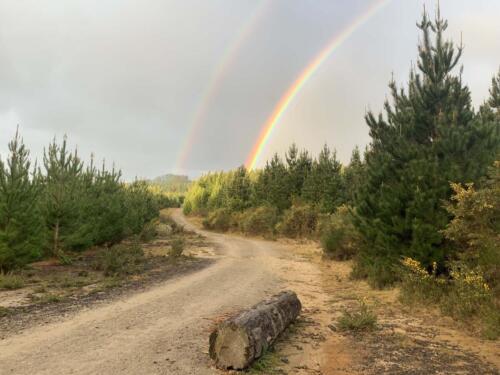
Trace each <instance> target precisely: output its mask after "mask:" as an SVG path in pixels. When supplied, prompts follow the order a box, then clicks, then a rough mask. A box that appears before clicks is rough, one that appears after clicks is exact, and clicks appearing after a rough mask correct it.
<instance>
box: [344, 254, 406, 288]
mask: <svg viewBox="0 0 500 375" xmlns="http://www.w3.org/2000/svg"><path fill="white" fill-rule="evenodd" d="M395 263H396V262H395V261H391V260H390V259H387V258H381V257H378V258H371V257H364V256H363V255H362V254H358V256H356V258H355V262H354V265H353V268H352V271H351V277H352V278H353V279H366V281H367V282H368V284H370V286H371V287H373V288H377V289H382V288H386V287H388V286H390V285H393V284H394V283H395V282H396V281H399V280H400V274H399V273H398V272H397V269H398V267H397V266H395Z"/></svg>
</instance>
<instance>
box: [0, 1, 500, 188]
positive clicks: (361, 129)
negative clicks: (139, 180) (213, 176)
mask: <svg viewBox="0 0 500 375" xmlns="http://www.w3.org/2000/svg"><path fill="white" fill-rule="evenodd" d="M424 2H425V4H426V7H427V9H428V10H429V11H430V12H431V13H433V12H434V9H435V4H436V3H435V1H430V0H429V1H422V0H418V1H417V0H393V1H392V2H391V3H390V4H389V5H388V6H386V7H385V8H383V9H382V10H381V11H380V12H379V13H377V14H376V15H375V16H374V17H372V18H371V19H370V20H369V21H368V22H366V23H365V24H364V25H363V26H362V27H360V28H359V29H357V30H356V32H355V33H354V34H353V35H352V36H351V37H350V38H349V39H348V41H347V42H346V43H344V44H343V45H342V46H341V48H339V49H337V50H336V51H335V52H334V53H333V54H332V55H331V57H330V58H329V59H328V61H327V62H326V63H325V64H323V65H322V66H321V68H320V69H319V70H318V71H317V72H316V73H315V75H314V76H313V77H312V78H311V79H310V80H309V81H308V82H307V84H306V85H305V87H304V89H303V90H302V91H301V92H300V93H299V95H298V96H297V97H296V99H295V101H294V102H293V103H292V105H291V107H290V108H289V110H288V111H287V112H286V113H285V115H284V117H283V118H282V120H281V122H280V123H279V125H278V127H277V128H276V131H275V132H274V133H273V136H272V138H271V140H270V142H269V143H268V145H267V147H266V149H265V151H264V154H263V158H262V159H261V163H262V162H263V161H265V159H266V157H269V156H270V155H271V154H272V153H274V152H276V151H277V152H283V151H284V150H286V148H287V147H288V145H289V144H290V143H292V142H296V143H297V144H298V146H299V147H301V148H302V147H304V148H308V149H309V150H312V151H313V152H316V151H318V150H319V149H320V147H321V146H322V145H323V144H324V143H325V142H326V143H328V144H329V145H330V146H331V147H333V148H336V149H337V151H338V155H339V157H340V159H341V160H342V161H344V162H346V161H348V159H349V156H350V153H351V150H352V148H353V147H354V146H355V145H356V144H358V145H360V146H361V147H364V145H366V144H367V143H368V142H369V137H368V129H367V126H366V125H365V123H364V120H363V115H364V113H365V110H366V109H367V108H370V109H372V110H374V111H377V112H378V111H379V110H380V109H381V108H382V102H383V100H384V98H385V96H386V95H387V93H388V89H387V83H388V81H389V79H390V77H391V74H394V77H395V79H396V81H398V82H400V83H404V81H405V80H406V79H407V77H408V72H409V69H410V66H411V63H412V61H413V62H414V61H415V60H416V51H417V50H416V44H417V41H418V36H419V34H418V31H417V28H416V26H415V23H416V21H417V20H419V19H420V16H421V12H422V8H423V4H424ZM371 3H373V1H372V0H352V1H344V0H314V1H313V0H268V1H266V0H264V4H261V2H259V1H257V0H199V1H195V0H178V1H166V0H165V1H155V0H148V1H140V0H136V1H125V0H120V1H118V0H117V1H111V0H94V1H91V0H81V1H77V0H71V1H67V0H61V1H56V0H50V1H49V0H45V1H42V0H33V1H24V0H12V1H8V0H0V154H1V155H2V157H4V156H5V151H6V146H7V142H8V140H9V139H11V137H12V136H13V134H14V132H15V128H16V126H17V124H19V126H20V129H21V134H22V135H23V137H24V140H25V142H26V143H27V144H28V146H29V147H30V149H31V151H32V154H33V156H34V157H38V158H40V157H41V155H42V152H43V147H44V146H46V145H47V144H48V142H49V141H50V140H51V139H52V138H53V137H54V136H56V137H57V138H59V139H61V138H62V136H63V135H64V134H67V136H68V138H69V142H70V143H71V144H72V145H73V146H74V145H78V148H79V151H80V153H81V154H82V155H89V154H90V153H91V152H94V153H95V154H96V156H97V158H99V159H102V158H105V159H106V160H107V161H109V162H110V163H111V162H115V164H116V165H117V166H118V167H120V168H121V169H122V170H123V172H124V175H125V177H126V178H127V179H131V178H133V177H134V176H139V177H154V176H157V175H160V174H164V173H168V172H172V171H176V170H175V168H176V158H177V156H178V155H179V152H180V151H181V150H180V149H181V147H182V146H183V145H184V141H185V137H186V135H187V133H188V127H189V125H190V124H191V122H192V120H193V113H194V111H195V110H196V109H197V108H198V106H199V104H200V100H201V99H202V96H203V92H205V90H206V89H207V85H208V84H209V82H210V80H211V77H213V74H214V72H215V71H216V69H217V67H218V66H219V65H220V64H221V59H223V56H224V55H225V52H226V51H227V49H228V46H231V45H234V39H235V38H236V37H237V36H238V35H239V34H240V33H239V31H240V30H241V29H242V27H244V26H245V25H247V24H248V22H249V19H252V18H251V17H252V15H254V14H255V12H256V9H258V7H261V8H262V9H261V10H260V11H259V14H258V17H254V18H253V19H254V22H253V24H252V27H251V28H250V29H249V32H248V33H247V34H246V37H245V38H244V40H242V41H241V44H240V45H239V48H233V50H234V51H235V55H234V56H232V60H231V61H232V64H228V68H227V69H226V70H225V71H224V74H223V75H222V80H221V82H220V85H219V86H218V90H215V92H214V96H213V97H212V100H211V102H210V106H209V107H208V110H207V113H206V116H205V118H204V122H203V123H202V126H201V128H200V131H199V132H198V134H197V137H196V139H195V143H194V147H193V150H192V151H191V152H190V153H189V155H188V156H189V157H188V158H187V160H186V163H185V170H184V171H178V170H177V171H176V172H185V173H188V174H190V175H191V176H194V175H198V174H199V173H200V172H203V171H207V170H214V169H217V170H219V169H228V168H233V167H235V166H238V165H240V164H242V163H243V162H244V161H245V159H246V157H247V155H248V153H249V152H250V150H251V148H252V146H253V144H254V143H255V140H256V139H257V137H258V135H259V132H260V130H261V128H262V124H263V123H264V122H265V120H266V119H267V117H268V116H269V115H270V113H271V112H272V110H273V108H274V106H275V104H276V103H277V102H278V100H279V98H280V97H281V95H282V94H283V92H284V91H286V89H287V88H288V86H289V85H290V84H291V83H292V82H293V81H294V79H295V78H296V76H297V75H298V74H299V73H300V71H301V70H302V69H303V68H304V67H305V66H307V64H308V62H310V61H311V59H312V58H314V56H315V54H316V53H318V52H319V51H320V50H321V49H322V47H324V46H325V44H326V43H327V42H328V41H329V40H330V39H331V38H332V37H333V36H334V35H336V34H338V33H339V32H341V31H342V30H343V28H345V27H346V25H348V24H349V23H350V22H351V21H352V20H353V19H355V18H356V16H358V15H360V14H361V13H363V11H365V10H366V9H367V7H368V6H369V5H370V4H371ZM441 8H442V14H443V15H444V16H445V17H446V18H448V20H449V30H448V36H449V37H451V38H453V39H454V40H456V41H457V42H458V41H459V40H460V35H461V34H462V38H463V43H464V45H465V51H464V56H463V59H462V63H463V65H464V81H465V82H466V83H467V84H468V85H469V87H470V88H471V91H472V97H473V101H474V104H475V105H478V104H480V103H481V102H482V101H483V100H484V99H485V98H486V97H487V95H488V88H489V84H490V82H491V77H492V75H493V74H495V73H496V72H497V71H498V68H499V66H500V22H499V21H498V20H499V18H500V1H498V0H477V1H470V0H441Z"/></svg>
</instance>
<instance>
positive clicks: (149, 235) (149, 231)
mask: <svg viewBox="0 0 500 375" xmlns="http://www.w3.org/2000/svg"><path fill="white" fill-rule="evenodd" d="M157 226H158V223H157V222H156V221H150V222H149V223H146V224H144V227H143V228H142V231H141V234H140V235H139V238H140V240H141V241H143V242H149V241H152V240H153V239H154V238H155V237H156V236H157V235H158V231H157Z"/></svg>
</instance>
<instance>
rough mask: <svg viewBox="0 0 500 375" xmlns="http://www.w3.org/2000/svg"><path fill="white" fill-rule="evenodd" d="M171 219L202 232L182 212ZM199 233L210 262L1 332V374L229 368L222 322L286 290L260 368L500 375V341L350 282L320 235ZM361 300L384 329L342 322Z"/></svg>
mask: <svg viewBox="0 0 500 375" xmlns="http://www.w3.org/2000/svg"><path fill="white" fill-rule="evenodd" d="M173 217H174V219H175V220H176V221H177V222H179V223H180V224H183V225H184V226H185V227H186V228H188V229H192V230H196V231H199V230H198V229H197V228H195V226H193V225H191V224H190V223H189V222H187V221H186V219H185V218H184V217H183V216H182V214H181V212H180V211H179V210H177V211H174V212H173ZM199 232H202V234H203V235H204V236H206V237H207V238H208V241H210V242H212V243H213V244H214V246H215V258H216V261H215V262H213V263H212V264H211V265H210V266H208V267H206V268H204V269H202V270H201V271H198V272H195V273H191V274H188V275H184V276H180V277H178V278H176V279H171V280H168V281H165V282H162V283H160V284H158V285H156V286H153V287H151V288H150V289H148V290H146V291H145V292H141V293H136V294H132V295H130V296H126V297H123V298H121V299H119V300H113V301H110V302H109V303H108V304H106V305H103V306H95V307H93V308H90V309H87V310H84V311H81V312H80V313H78V314H77V315H72V316H68V317H66V318H61V320H60V321H58V322H55V323H50V322H49V323H47V324H45V325H42V326H38V327H34V328H30V329H28V330H26V331H24V332H23V333H21V334H18V335H13V336H9V337H7V338H6V339H5V340H0V375H4V374H30V375H31V374H50V375H56V374H104V375H107V374H113V375H118V374H148V375H149V374H170V375H184V374H196V375H204V374H220V373H219V372H218V371H217V370H216V369H214V368H213V367H211V363H210V360H209V359H208V354H207V351H208V335H209V331H210V329H211V327H212V326H213V324H214V321H216V320H217V319H219V318H220V317H223V316H225V315H227V314H231V313H234V312H235V311H237V310H239V309H240V308H244V307H248V306H250V305H252V304H254V303H256V302H257V301H259V300H261V299H262V298H264V297H265V296H267V295H269V294H273V293H276V292H278V291H279V290H281V289H284V288H287V289H289V288H290V289H293V290H294V291H296V292H297V294H298V295H299V298H300V299H301V301H302V303H303V306H304V307H303V311H302V314H301V317H300V318H299V320H298V323H297V324H296V325H295V326H294V327H292V328H291V329H290V330H288V331H287V333H286V334H285V335H284V337H283V338H282V339H280V340H279V341H278V343H277V345H276V353H275V354H274V355H273V357H272V361H271V362H272V365H271V366H270V367H269V369H264V370H263V371H262V372H261V373H262V374H266V375H268V374H290V375H291V374H293V375H307V374H315V375H354V374H419V375H420V374H422V375H424V374H425V375H427V374H471V375H472V374H474V375H475V374H499V373H500V372H499V368H500V361H499V360H498V358H499V356H498V353H500V343H498V342H489V341H485V340H482V339H480V338H479V337H476V336H474V335H470V334H468V333H467V332H466V330H465V329H463V327H462V328H460V326H457V324H456V322H453V321H451V320H450V319H447V318H443V317H441V316H440V314H439V313H438V312H436V311H433V310H432V309H430V310H429V309H423V310H422V311H418V310H415V309H413V308H411V309H409V308H407V307H406V306H404V305H401V304H400V303H399V302H398V299H397V293H398V292H397V289H391V290H385V291H376V290H373V289H371V288H369V287H368V285H367V284H366V283H365V282H363V281H357V280H351V279H350V277H349V273H350V269H351V264H350V263H349V262H333V261H331V262H330V261H329V262H325V261H323V260H322V259H321V251H320V249H319V248H318V245H317V244H316V243H314V242H311V241H302V242H297V241H288V240H280V241H276V242H270V241H263V240H257V239H249V238H242V237H238V236H234V235H222V234H215V233H210V232H204V231H199ZM211 256H212V255H211ZM359 299H363V300H366V301H368V302H369V303H370V305H372V306H373V308H374V309H375V311H376V313H377V316H378V328H377V330H375V331H374V332H370V333H366V334H358V335H356V334H352V333H344V332H339V331H338V330H337V328H336V327H335V324H336V321H337V318H338V317H339V316H340V315H341V314H342V312H343V311H344V310H346V309H348V310H349V309H351V308H353V307H355V306H356V305H357V304H358V301H359Z"/></svg>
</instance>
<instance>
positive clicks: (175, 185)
mask: <svg viewBox="0 0 500 375" xmlns="http://www.w3.org/2000/svg"><path fill="white" fill-rule="evenodd" d="M149 183H150V184H151V185H155V186H158V187H159V188H160V189H161V190H162V191H164V192H168V193H185V192H186V191H187V190H188V188H189V185H190V184H191V181H190V180H189V177H188V176H183V175H175V174H170V173H169V174H165V175H162V176H158V177H155V178H153V179H152V180H150V181H149Z"/></svg>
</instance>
